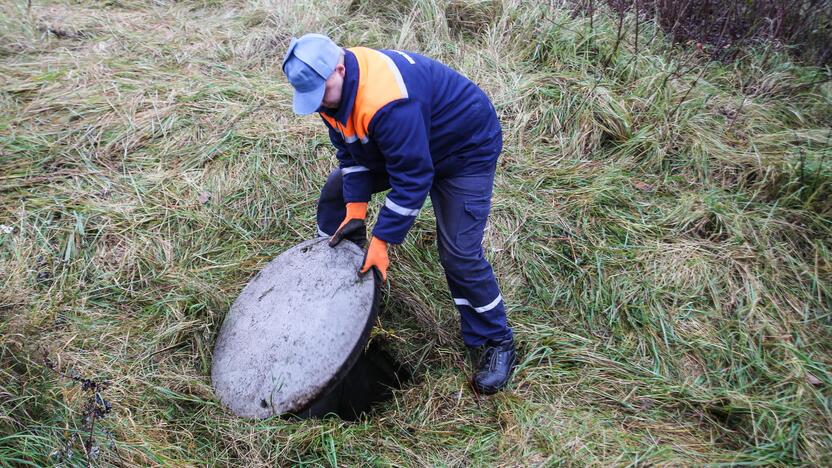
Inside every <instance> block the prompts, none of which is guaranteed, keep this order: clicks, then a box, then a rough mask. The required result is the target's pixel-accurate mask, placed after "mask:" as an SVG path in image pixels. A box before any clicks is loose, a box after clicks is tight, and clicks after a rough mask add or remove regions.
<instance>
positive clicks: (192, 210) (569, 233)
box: [0, 0, 832, 466]
mask: <svg viewBox="0 0 832 468" xmlns="http://www.w3.org/2000/svg"><path fill="white" fill-rule="evenodd" d="M537 3H538V2H526V1H521V0H504V1H503V2H490V1H474V0H468V1H465V2H461V1H459V0H455V1H453V2H451V3H450V4H449V3H448V1H446V0H397V1H394V2H385V1H382V0H363V1H358V0H356V1H353V2H344V1H336V2H332V1H324V0H298V1H289V0H230V1H219V0H204V1H196V0H185V1H181V2H172V1H168V0H156V1H148V2H140V1H138V0H100V1H97V0H72V1H66V2H46V3H45V2H42V1H40V0H34V2H33V3H32V4H31V6H30V7H28V6H27V4H26V2H25V1H22V0H13V1H11V0H0V8H2V11H3V13H2V15H0V109H1V110H0V465H3V466H6V465H19V464H24V463H27V462H28V463H31V464H33V465H37V466H43V465H53V464H63V465H64V466H67V465H69V466H75V465H84V464H86V463H87V454H86V453H85V448H84V446H85V444H86V443H88V441H89V436H88V432H89V431H88V429H87V428H85V422H84V421H83V419H84V413H85V412H88V411H85V405H87V404H88V401H89V397H90V395H91V394H92V390H89V389H87V390H85V389H84V388H83V382H78V381H75V380H73V377H75V378H76V379H91V380H93V381H95V382H97V383H101V382H103V381H105V380H106V381H107V382H108V383H109V386H107V387H106V388H99V389H98V390H99V394H100V395H101V397H103V398H105V399H106V400H107V401H108V402H109V403H111V405H112V411H110V412H109V414H106V417H104V418H103V419H101V418H97V420H96V421H95V424H94V434H93V439H92V443H91V444H90V448H91V449H92V452H93V456H94V460H93V463H94V464H96V465H120V466H134V465H171V466H185V465H213V464H219V465H226V464H227V465H249V466H264V465H273V464H280V465H289V464H300V463H308V464H314V465H353V464H359V463H361V464H376V465H411V466H416V465H446V466H461V465H486V466H490V465H507V466H511V465H557V464H563V465H569V466H583V465H587V464H592V465H657V464H658V465H702V464H777V465H816V466H822V465H826V466H829V465H830V464H832V429H830V427H832V353H830V351H832V85H830V83H829V82H828V81H825V80H826V75H825V74H824V71H823V70H821V69H816V68H808V67H803V66H800V65H798V64H796V63H794V62H793V61H792V60H790V59H789V57H788V56H787V55H785V53H784V52H783V51H782V50H778V49H774V48H771V47H765V46H761V48H760V49H758V50H750V51H748V53H747V54H745V55H743V56H741V57H739V58H738V60H736V61H734V62H730V63H724V62H712V61H710V60H709V58H708V55H707V52H708V51H707V50H698V49H697V48H696V47H687V48H682V47H679V46H673V45H672V44H671V43H670V42H669V41H667V40H666V38H665V37H664V35H663V34H662V32H661V31H658V30H656V29H654V28H653V27H652V26H651V24H649V23H647V22H643V21H641V22H639V23H638V27H636V22H635V20H634V18H633V17H632V16H628V17H626V18H625V21H624V22H623V23H621V24H622V28H621V31H622V34H618V30H619V28H618V24H619V23H618V20H617V18H616V17H615V16H610V15H607V14H606V13H604V11H603V10H600V11H598V12H597V13H596V14H595V15H594V17H593V18H592V19H591V20H590V18H587V17H586V16H585V15H575V14H573V12H572V11H571V10H569V9H567V8H566V7H563V6H560V5H559V2H540V3H546V5H543V6H541V5H538V4H537ZM550 3H551V4H550ZM309 31H321V32H326V33H328V34H330V35H331V37H333V38H334V39H335V40H336V41H338V42H339V44H342V45H346V46H352V45H366V46H371V47H379V48H402V49H407V50H414V51H418V52H421V53H424V54H426V55H429V56H432V57H434V58H437V59H440V60H442V61H444V62H446V63H448V64H449V65H451V66H453V67H454V68H456V69H458V70H460V71H461V72H463V73H464V74H466V75H467V76H468V77H470V78H471V79H473V80H474V81H475V82H477V83H478V84H479V85H480V86H481V87H482V88H483V89H485V90H486V92H487V93H488V94H489V95H490V96H491V97H492V100H493V101H494V103H495V106H496V108H497V110H498V112H499V114H500V118H501V121H502V123H503V129H504V137H505V151H504V153H503V154H502V156H501V163H500V165H499V168H498V171H497V178H496V186H495V191H494V200H493V202H494V208H493V214H492V217H491V220H490V224H489V227H488V230H487V231H486V240H485V243H484V245H485V248H486V254H487V256H488V258H489V259H490V260H491V261H492V264H493V266H494V268H495V271H496V274H497V277H498V279H499V281H500V282H501V287H502V290H503V291H502V292H503V296H504V297H505V299H506V304H507V306H508V309H509V320H510V322H511V324H512V325H513V326H514V329H515V333H516V336H517V338H518V345H519V351H520V353H521V364H520V366H519V368H518V370H517V373H516V376H515V379H514V381H513V383H512V385H511V387H510V388H509V390H508V391H506V392H503V393H501V394H498V395H496V396H493V397H489V398H484V397H483V398H479V399H477V398H475V397H474V395H473V394H472V392H471V390H470V389H469V387H468V384H467V374H468V370H467V369H466V367H465V364H464V349H463V345H462V343H461V341H460V340H459V338H458V331H457V330H458V318H457V312H456V311H455V309H454V307H453V303H452V301H451V298H450V295H449V293H448V292H447V286H446V284H445V280H444V276H443V273H442V270H441V267H440V266H439V259H438V254H437V252H436V248H435V231H434V219H433V213H432V210H430V209H425V210H423V211H422V214H420V216H419V218H418V220H417V222H416V225H415V227H414V228H413V230H412V231H411V233H410V234H409V236H408V239H407V241H406V242H405V243H404V244H403V245H401V246H399V247H397V248H395V249H393V251H392V253H391V261H392V268H391V271H390V277H391V281H390V284H389V287H388V288H387V289H386V295H385V309H384V311H383V313H382V314H381V317H380V323H379V325H378V327H377V329H376V330H375V332H376V333H378V334H381V335H385V336H386V337H387V339H388V340H390V342H392V343H393V344H394V345H395V351H396V353H397V356H398V358H399V359H400V360H401V361H402V362H404V363H405V364H406V365H407V366H408V367H409V368H410V369H412V370H413V373H414V374H415V375H416V376H417V377H416V381H415V382H413V383H412V384H410V385H409V386H407V387H406V388H404V389H403V390H401V391H399V392H397V393H396V395H395V398H394V399H393V400H392V401H389V402H387V403H385V404H383V405H382V406H380V407H379V408H378V409H377V410H376V411H375V412H374V413H372V414H370V415H367V416H366V417H365V418H363V419H362V420H360V421H358V422H354V423H347V422H343V421H340V420H337V419H326V420H309V421H300V422H297V421H285V420H279V419H271V420H265V421H244V420H239V419H237V418H235V417H233V416H232V415H231V414H230V413H229V412H228V411H226V410H224V409H223V408H222V406H221V405H220V404H219V403H218V401H217V399H216V398H215V397H214V395H213V393H212V390H211V386H210V376H209V374H210V365H211V352H212V347H213V342H214V339H215V337H216V333H217V332H218V330H219V326H220V325H221V323H222V320H223V317H224V315H225V313H226V311H227V310H228V308H229V306H230V304H231V302H232V301H233V300H234V299H235V297H236V295H237V294H238V293H239V291H240V290H241V288H242V287H243V285H244V284H245V283H246V282H247V280H248V279H249V278H251V277H252V276H253V275H254V274H255V273H256V272H257V271H258V270H259V269H260V268H261V267H262V266H263V265H265V263H267V262H268V261H269V260H270V259H271V258H273V257H274V256H276V255H277V254H279V253H280V252H281V251H283V250H284V249H286V248H288V247H290V246H292V245H294V244H296V243H298V242H300V241H302V240H305V239H307V238H311V237H313V236H315V235H316V227H315V223H314V216H315V205H316V198H317V194H318V190H319V189H320V187H321V185H322V184H323V182H324V180H325V177H326V175H327V174H328V173H329V171H330V170H331V168H333V167H334V165H335V159H334V154H333V151H332V148H331V146H330V144H329V141H328V138H327V135H326V132H325V131H324V126H323V124H322V123H321V122H320V119H318V118H317V117H315V116H308V117H298V116H295V115H293V114H292V112H291V88H290V87H289V86H288V84H287V82H286V81H285V77H284V76H283V74H282V73H281V71H280V68H279V67H280V60H281V59H282V56H283V52H284V50H285V47H286V45H287V44H288V40H289V38H290V37H291V36H292V35H300V34H302V33H304V32H309ZM705 49H707V48H705ZM375 201H376V209H377V204H378V203H377V202H378V199H376V200H375ZM428 203H429V202H428ZM45 355H46V356H48V358H49V360H50V361H51V362H52V363H54V367H55V370H59V371H60V372H62V373H63V374H64V376H61V375H59V374H58V373H57V372H55V370H52V369H50V368H49V367H48V366H46V365H45V361H44V356H45ZM90 385H91V384H89V383H88V384H87V387H89V386H90ZM100 403H101V402H99V405H100Z"/></svg>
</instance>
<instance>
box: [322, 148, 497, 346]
mask: <svg viewBox="0 0 832 468" xmlns="http://www.w3.org/2000/svg"><path fill="white" fill-rule="evenodd" d="M496 162H497V161H496V157H495V158H494V161H493V164H488V165H486V166H487V167H483V168H482V169H480V170H477V171H474V172H475V173H474V174H467V172H471V171H466V175H461V176H454V175H453V174H451V175H449V176H445V177H438V178H436V177H435V178H434V180H433V186H432V187H431V190H430V199H431V202H432V203H433V212H434V214H435V215H436V232H437V236H436V239H437V247H438V249H439V259H440V261H441V263H442V267H443V268H444V270H445V278H446V279H447V280H448V287H449V288H450V290H451V295H452V297H453V299H454V303H455V304H456V308H457V310H458V311H459V315H460V324H461V327H460V328H461V335H462V340H463V342H464V343H465V344H466V345H467V346H479V345H481V344H483V343H485V342H486V341H489V340H492V341H501V340H505V339H509V338H512V330H511V328H510V327H509V326H508V324H507V322H506V309H505V305H504V304H503V298H502V295H501V294H500V289H499V287H498V286H497V280H496V279H495V278H494V272H493V270H492V269H491V265H490V264H489V263H488V260H486V259H485V256H484V253H483V248H482V238H483V230H484V229H485V224H486V221H487V219H488V213H489V211H490V210H491V192H492V189H493V187H494V171H495V169H496ZM342 183H343V181H342V179H341V171H340V170H339V169H335V170H334V171H333V172H332V173H331V174H330V175H329V178H328V179H327V181H326V184H325V185H324V187H323V189H322V190H321V197H320V199H319V200H318V233H319V234H320V235H322V236H330V235H332V234H333V233H335V231H336V230H337V229H338V226H339V225H340V224H341V221H343V220H344V216H346V207H345V203H344V197H343V194H342ZM389 188H390V183H389V182H388V175H387V173H385V172H373V193H377V192H382V191H385V190H388V189H389Z"/></svg>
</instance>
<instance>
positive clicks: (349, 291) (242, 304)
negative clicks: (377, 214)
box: [211, 238, 377, 418]
mask: <svg viewBox="0 0 832 468" xmlns="http://www.w3.org/2000/svg"><path fill="white" fill-rule="evenodd" d="M362 259H363V252H362V250H361V249H360V248H358V247H357V246H356V245H355V244H353V243H351V242H348V241H344V242H341V243H340V244H339V245H338V246H336V247H335V248H331V247H329V245H328V244H327V239H326V238H319V239H313V240H310V241H306V242H303V243H301V244H299V245H297V246H295V247H293V248H291V249H289V250H287V251H286V252H284V253H282V254H281V255H279V256H278V257H277V258H275V259H274V260H272V261H271V262H270V263H269V264H268V265H266V267H265V268H264V269H263V270H262V271H261V272H260V273H258V274H257V276H255V277H254V279H252V280H251V281H250V282H249V283H248V284H247V285H246V287H245V288H244V289H243V291H242V292H241V293H240V296H239V297H238V298H237V300H236V301H235V302H234V305H233V306H232V307H231V310H230V311H229V312H228V315H227V316H226V318H225V321H224V322H223V325H222V328H221V330H220V333H219V336H218V337H217V342H216V345H215V347H214V356H213V365H212V368H211V379H212V382H213V386H214V390H215V391H216V394H217V395H218V396H219V398H220V401H222V403H223V404H224V405H226V406H227V407H228V408H230V409H231V411H233V412H234V413H235V414H236V415H238V416H242V417H249V418H266V417H269V416H275V415H280V414H284V413H294V414H299V413H303V412H304V411H306V412H309V408H310V407H314V406H315V405H316V404H317V403H318V402H319V400H321V399H322V397H324V396H326V395H327V394H328V393H331V390H332V388H333V387H335V386H337V385H339V383H341V381H342V380H343V379H344V377H345V376H346V375H347V373H348V372H349V371H350V370H351V369H352V367H353V366H354V365H355V363H356V362H357V361H358V360H359V358H360V357H361V355H362V351H363V348H364V345H365V344H366V343H367V340H368V337H369V333H370V329H371V328H372V325H373V322H374V320H375V317H376V314H377V304H375V295H376V291H375V279H374V278H373V275H371V274H367V275H363V276H359V275H358V269H359V268H360V266H361V262H362ZM356 367H359V366H356ZM318 406H320V405H318Z"/></svg>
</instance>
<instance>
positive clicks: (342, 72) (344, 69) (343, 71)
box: [335, 63, 347, 78]
mask: <svg viewBox="0 0 832 468" xmlns="http://www.w3.org/2000/svg"><path fill="white" fill-rule="evenodd" d="M335 71H336V72H338V74H339V75H341V78H343V77H344V75H345V74H346V72H347V67H345V66H344V64H343V63H339V64H338V65H336V66H335Z"/></svg>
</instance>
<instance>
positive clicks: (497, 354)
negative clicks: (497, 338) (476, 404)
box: [468, 339, 517, 395]
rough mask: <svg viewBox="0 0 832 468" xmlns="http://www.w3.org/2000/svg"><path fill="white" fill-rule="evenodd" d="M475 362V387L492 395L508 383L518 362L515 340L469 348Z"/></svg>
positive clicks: (480, 391) (472, 360)
mask: <svg viewBox="0 0 832 468" xmlns="http://www.w3.org/2000/svg"><path fill="white" fill-rule="evenodd" d="M468 353H469V355H470V356H471V362H473V364H474V379H473V383H474V388H475V390H476V391H477V392H479V393H483V394H485V395H491V394H494V393H497V392H498V391H500V390H501V389H502V388H503V387H505V386H506V384H508V381H509V379H510V378H511V372H512V371H513V370H514V366H515V365H516V364H517V354H516V353H515V352H514V340H512V339H508V340H505V341H501V342H491V341H490V342H487V343H485V344H484V345H482V346H478V347H476V348H470V347H469V348H468Z"/></svg>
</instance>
